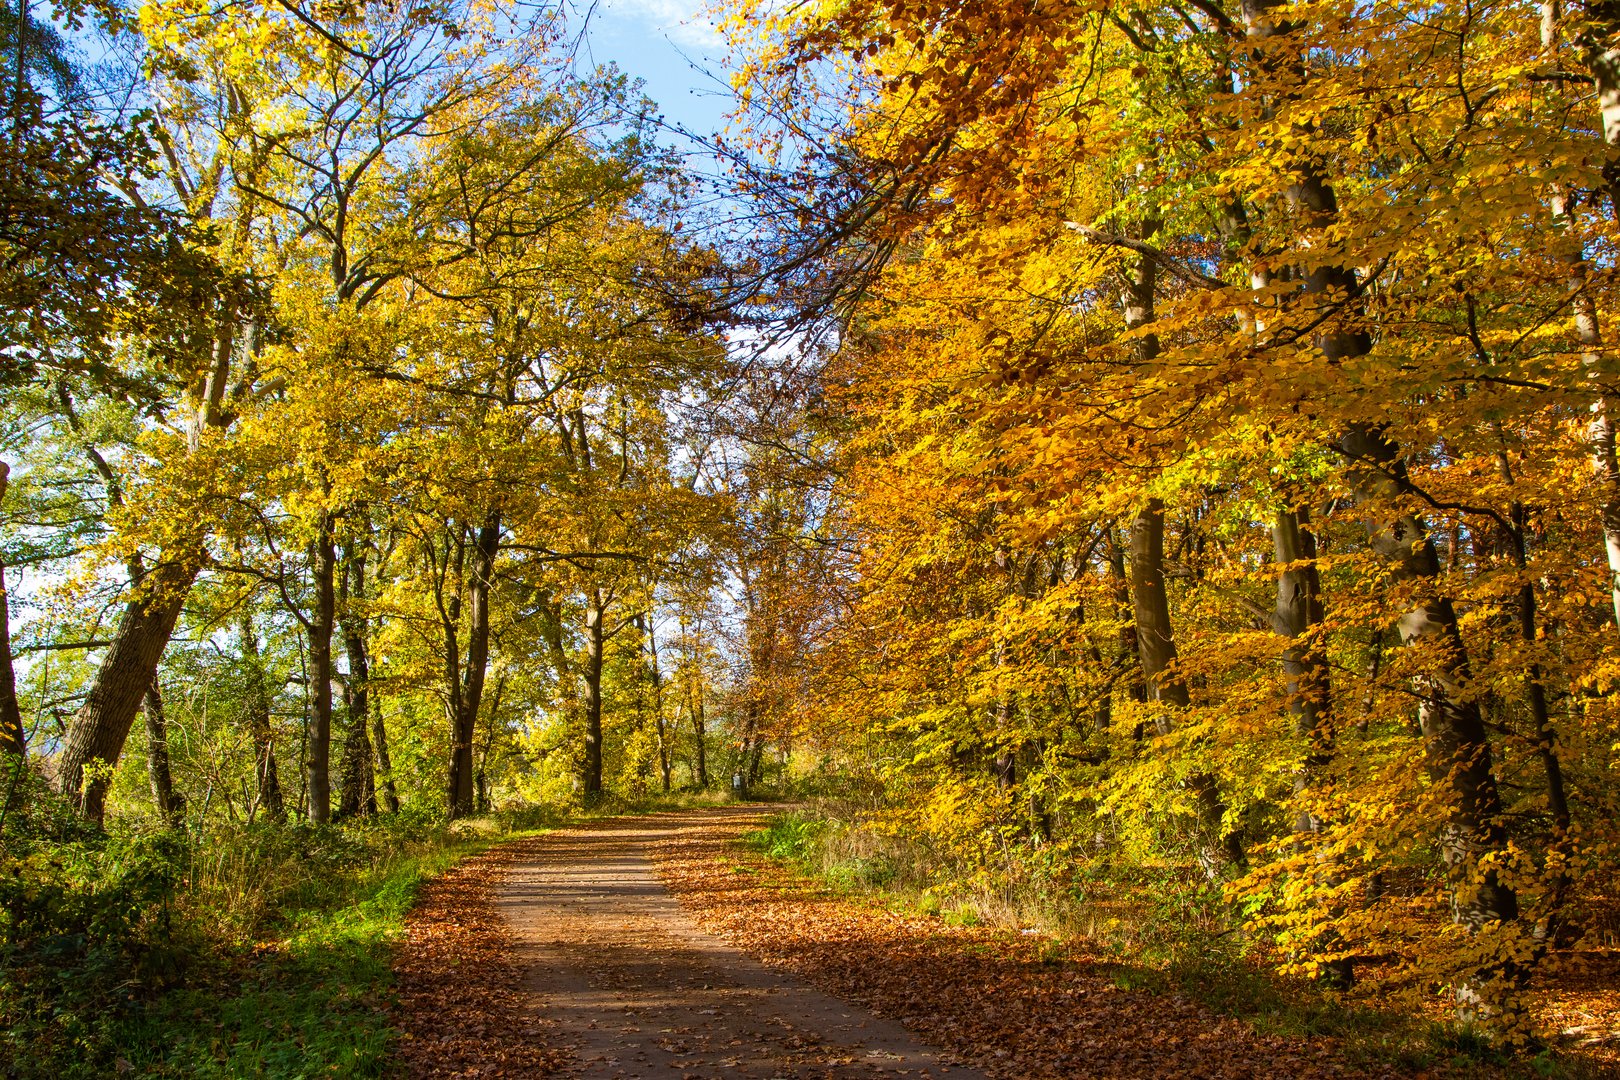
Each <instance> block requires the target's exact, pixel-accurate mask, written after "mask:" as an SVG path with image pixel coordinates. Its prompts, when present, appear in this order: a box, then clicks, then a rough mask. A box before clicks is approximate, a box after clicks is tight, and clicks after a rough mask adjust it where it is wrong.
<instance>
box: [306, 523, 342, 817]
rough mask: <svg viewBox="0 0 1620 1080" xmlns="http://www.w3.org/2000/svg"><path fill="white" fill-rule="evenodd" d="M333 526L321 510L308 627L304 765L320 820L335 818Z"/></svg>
mask: <svg viewBox="0 0 1620 1080" xmlns="http://www.w3.org/2000/svg"><path fill="white" fill-rule="evenodd" d="M332 527H333V522H332V515H331V514H329V513H323V514H321V520H320V526H319V533H318V535H317V536H316V538H315V542H314V543H313V544H311V545H310V576H311V578H312V579H313V580H312V584H313V585H314V587H315V610H314V612H313V614H312V617H311V618H310V620H309V623H308V625H307V626H306V628H305V629H306V631H307V633H308V637H309V669H310V670H309V692H310V723H309V752H308V756H307V757H306V758H305V765H304V767H305V769H306V770H307V775H308V788H309V820H310V821H313V822H315V823H317V824H320V823H323V822H326V821H330V820H331V818H332V770H331V757H332V629H333V623H334V621H335V619H336V615H337V599H336V596H335V594H334V582H333V577H334V571H335V568H336V563H337V552H336V550H335V543H334V540H333V537H332Z"/></svg>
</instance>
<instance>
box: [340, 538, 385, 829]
mask: <svg viewBox="0 0 1620 1080" xmlns="http://www.w3.org/2000/svg"><path fill="white" fill-rule="evenodd" d="M344 556H345V557H344V559H343V568H342V570H341V571H340V573H341V575H342V582H343V583H342V587H341V596H340V600H341V610H342V614H341V615H340V616H339V620H338V621H339V624H340V625H341V626H342V628H343V646H344V651H345V653H346V654H347V656H348V661H349V675H348V678H346V679H344V680H343V715H344V721H345V723H346V725H347V730H346V731H345V732H344V739H343V784H342V788H341V791H340V794H339V796H338V816H339V817H344V818H348V817H359V816H362V815H363V816H367V817H370V816H374V815H375V814H376V813H377V778H376V775H375V774H374V773H373V772H372V766H371V737H370V732H369V730H368V729H369V727H370V720H371V717H370V688H369V687H368V685H367V683H368V682H369V680H370V678H371V665H370V662H369V658H368V657H367V654H366V618H365V615H364V614H363V613H362V612H360V611H358V610H357V608H356V605H357V603H358V602H363V601H364V600H365V589H366V556H365V552H364V550H358V551H357V550H356V549H355V546H354V545H348V550H346V551H345V552H344Z"/></svg>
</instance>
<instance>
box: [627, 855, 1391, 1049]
mask: <svg viewBox="0 0 1620 1080" xmlns="http://www.w3.org/2000/svg"><path fill="white" fill-rule="evenodd" d="M734 839H735V826H732V827H731V828H730V829H728V828H727V827H726V826H725V825H723V824H717V825H714V826H708V827H703V828H695V829H692V830H688V831H685V832H683V833H682V834H681V835H680V836H679V837H677V838H676V839H674V840H671V841H667V842H666V843H664V844H663V845H661V846H660V847H659V848H658V849H657V858H658V860H659V869H660V873H661V874H662V875H663V878H664V881H665V883H666V884H667V885H668V886H669V888H670V889H671V891H673V892H674V893H675V894H676V895H677V896H678V897H679V898H680V899H681V902H682V903H683V904H685V905H686V906H687V908H688V909H689V910H690V911H691V912H692V913H693V915H694V916H695V917H696V918H697V920H698V921H699V923H700V924H702V926H703V927H704V928H705V929H707V930H710V931H711V932H715V933H719V934H723V935H724V936H726V937H728V938H730V939H731V940H732V941H733V942H735V943H736V944H737V945H739V946H740V947H742V948H743V949H745V950H747V951H748V952H750V953H753V954H755V955H757V956H759V957H760V958H761V959H763V960H764V961H765V962H766V963H768V964H771V965H773V966H778V967H783V968H788V969H791V970H792V971H794V972H795V973H797V974H798V975H800V976H801V977H803V978H804V979H806V980H807V981H809V982H811V983H813V984H815V985H816V986H817V987H819V988H820V989H822V990H824V991H826V992H828V993H831V994H834V995H836V996H838V997H841V998H844V999H846V1000H849V1001H854V1002H859V1003H861V1004H865V1005H867V1006H869V1007H870V1008H871V1009H872V1010H873V1011H875V1012H877V1013H879V1014H880V1015H885V1016H891V1017H898V1018H900V1019H901V1020H902V1021H903V1022H904V1023H905V1025H906V1026H907V1027H908V1028H910V1029H912V1030H913V1031H916V1032H918V1033H920V1034H921V1035H923V1036H924V1037H925V1038H927V1039H929V1040H930V1041H932V1042H934V1043H936V1044H938V1045H941V1046H947V1047H950V1048H951V1049H952V1050H954V1051H955V1052H957V1053H958V1054H960V1055H962V1056H963V1057H964V1058H966V1059H968V1060H971V1062H972V1063H973V1064H975V1065H977V1066H978V1067H979V1068H981V1069H984V1070H985V1071H987V1072H989V1073H991V1074H992V1075H994V1076H997V1077H1008V1078H1012V1077H1020V1078H1021V1077H1109V1078H1149V1077H1151V1078H1161V1077H1201V1078H1205V1077H1207V1078H1211V1080H1216V1078H1218V1080H1239V1078H1251V1077H1254V1078H1258V1077H1277V1078H1288V1080H1306V1078H1320V1077H1376V1076H1394V1075H1399V1074H1397V1073H1395V1072H1394V1071H1380V1070H1379V1069H1377V1068H1370V1067H1369V1066H1368V1065H1366V1064H1365V1063H1351V1062H1347V1061H1345V1060H1343V1059H1342V1057H1341V1055H1340V1052H1339V1048H1338V1047H1337V1046H1336V1045H1335V1044H1334V1042H1333V1041H1332V1040H1329V1039H1303V1038H1286V1037H1282V1036H1273V1035H1262V1034H1259V1033H1257V1032H1255V1031H1254V1029H1253V1028H1252V1027H1250V1026H1249V1025H1248V1024H1246V1023H1244V1022H1242V1021H1240V1020H1236V1019H1232V1018H1230V1017H1221V1016H1217V1015H1215V1014H1213V1013H1211V1012H1210V1011H1209V1010H1207V1009H1205V1008H1202V1007H1201V1006H1199V1005H1197V1004H1195V1003H1194V1002H1192V1001H1190V1000H1188V999H1186V998H1184V997H1180V996H1174V995H1154V994H1150V993H1147V992H1144V991H1133V990H1125V989H1121V988H1120V987H1119V986H1117V985H1116V984H1115V979H1114V978H1113V977H1112V974H1111V967H1112V968H1113V969H1117V965H1112V966H1111V965H1109V964H1107V963H1106V962H1104V961H1102V960H1099V959H1097V958H1095V957H1087V956H1083V955H1082V956H1074V955H1070V956H1068V957H1066V958H1065V960H1064V962H1062V963H1051V962H1049V958H1048V956H1047V955H1046V954H1047V953H1048V951H1049V950H1050V949H1051V947H1052V943H1051V940H1050V939H1049V938H1045V937H1040V936H1026V935H1021V934H1018V933H1015V932H1009V931H1006V930H991V929H986V928H979V927H952V926H947V925H944V924H942V923H941V922H939V921H938V920H934V919H929V918H924V917H921V916H917V917H912V916H903V915H897V914H895V913H893V912H889V911H885V910H881V909H879V908H876V907H875V906H872V905H869V904H861V903H858V902H854V901H850V900H847V899H841V898H838V897H835V896H831V895H828V894H827V893H826V892H824V891H820V890H818V889H817V888H816V887H815V886H813V885H811V884H809V883H807V882H805V881H804V880H803V879H801V878H797V877H796V876H794V875H792V874H790V873H787V872H785V871H784V870H782V869H780V868H778V867H776V866H774V865H772V864H770V863H768V862H765V861H764V860H761V859H758V858H754V857H751V856H749V855H747V854H745V853H743V852H742V850H741V849H740V848H738V847H737V846H736V845H735V843H734ZM739 863H741V864H745V868H739ZM740 869H741V872H739V870H740Z"/></svg>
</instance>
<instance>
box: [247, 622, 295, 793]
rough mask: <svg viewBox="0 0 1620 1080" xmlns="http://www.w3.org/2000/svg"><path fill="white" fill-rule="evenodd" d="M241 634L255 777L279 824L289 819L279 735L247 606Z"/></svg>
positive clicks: (257, 639)
mask: <svg viewBox="0 0 1620 1080" xmlns="http://www.w3.org/2000/svg"><path fill="white" fill-rule="evenodd" d="M237 632H238V634H239V635H240V636H241V639H242V666H243V668H244V670H245V673H246V675H247V695H246V697H247V700H246V701H245V702H244V703H243V706H244V708H245V709H246V710H247V724H248V733H249V735H250V736H251V738H252V740H253V759H254V765H253V775H254V783H255V785H256V786H257V788H258V797H257V802H258V805H259V806H260V807H261V808H262V809H263V810H264V812H265V813H267V814H269V815H270V816H271V817H272V818H274V819H275V820H277V821H280V820H282V819H283V818H285V817H286V816H287V808H286V805H285V803H284V802H283V800H282V796H281V777H280V775H279V774H278V772H277V770H276V746H275V735H274V733H273V731H272V730H271V727H270V687H269V684H268V682H267V681H266V679H265V675H264V661H263V659H262V658H261V657H260V654H259V638H258V635H257V634H256V633H255V632H254V629H253V614H252V612H251V611H249V609H248V608H247V606H246V605H243V607H242V611H241V615H240V616H239V621H238V623H237Z"/></svg>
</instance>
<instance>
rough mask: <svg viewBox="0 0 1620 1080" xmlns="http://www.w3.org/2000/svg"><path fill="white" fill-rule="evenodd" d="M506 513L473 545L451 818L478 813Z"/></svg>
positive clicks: (492, 518) (494, 514)
mask: <svg viewBox="0 0 1620 1080" xmlns="http://www.w3.org/2000/svg"><path fill="white" fill-rule="evenodd" d="M500 540H501V514H500V511H499V510H492V511H491V512H490V513H489V516H488V517H486V518H485V519H484V524H483V525H481V526H480V527H479V529H478V535H477V537H476V539H475V541H474V544H473V563H472V577H471V580H469V581H468V583H467V585H468V587H467V594H468V595H467V599H468V606H467V623H468V624H467V662H466V664H465V665H463V666H462V669H461V679H462V681H461V692H460V693H459V694H457V695H456V702H457V709H456V712H455V730H454V732H453V739H452V744H451V753H450V777H451V788H450V816H451V817H464V816H466V815H468V814H471V813H473V812H474V811H475V810H476V808H477V798H476V792H475V786H476V785H475V783H474V780H475V777H474V775H473V738H474V736H475V734H476V732H477V727H478V707H479V705H480V704H481V703H482V701H483V698H484V679H485V676H486V675H487V673H488V671H489V589H490V583H491V582H492V581H493V580H494V577H495V557H496V555H497V553H498V552H499V550H500Z"/></svg>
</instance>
